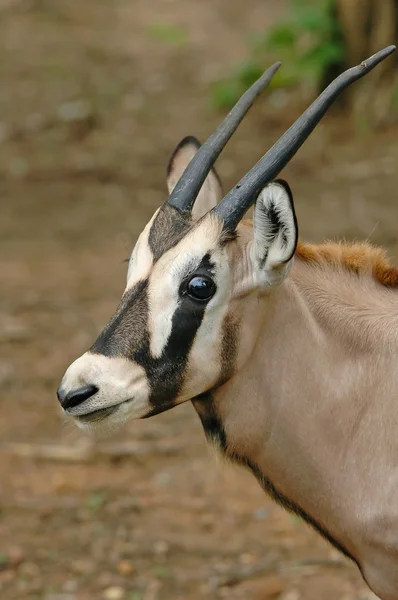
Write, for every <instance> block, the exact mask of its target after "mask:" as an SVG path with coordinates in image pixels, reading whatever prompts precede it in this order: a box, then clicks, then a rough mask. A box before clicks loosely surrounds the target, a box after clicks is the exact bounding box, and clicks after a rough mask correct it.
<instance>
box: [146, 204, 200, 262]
mask: <svg viewBox="0 0 398 600" xmlns="http://www.w3.org/2000/svg"><path fill="white" fill-rule="evenodd" d="M191 225H192V221H191V214H190V213H184V212H182V211H180V210H178V209H176V208H174V206H170V205H169V204H163V206H162V207H161V208H160V209H159V211H158V213H157V215H156V217H155V218H154V220H153V224H152V226H151V228H150V231H149V236H148V244H149V248H150V250H151V252H152V255H153V261H154V262H157V261H158V260H159V259H160V258H161V257H162V256H163V255H164V254H165V253H166V252H167V250H169V249H170V248H172V247H173V246H175V245H176V244H178V242H179V241H180V240H181V238H182V237H183V236H184V235H185V233H186V232H187V231H188V230H189V229H190V227H191Z"/></svg>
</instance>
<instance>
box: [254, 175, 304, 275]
mask: <svg viewBox="0 0 398 600" xmlns="http://www.w3.org/2000/svg"><path fill="white" fill-rule="evenodd" d="M253 229H254V263H255V264H254V268H255V271H256V275H257V277H256V279H257V281H258V282H259V283H260V285H261V284H263V285H265V286H269V285H278V284H279V283H281V282H282V281H283V279H284V278H285V277H286V275H287V274H288V272H289V268H290V264H291V260H292V258H293V255H294V252H295V250H296V246H297V238H298V228H297V219H296V214H295V212H294V204H293V196H292V192H291V190H290V187H289V185H288V184H287V183H286V181H283V180H282V179H278V180H277V181H275V182H273V183H270V184H268V185H267V186H266V187H265V188H264V189H263V190H262V191H261V192H260V194H259V195H258V198H257V201H256V205H255V208H254V217H253Z"/></svg>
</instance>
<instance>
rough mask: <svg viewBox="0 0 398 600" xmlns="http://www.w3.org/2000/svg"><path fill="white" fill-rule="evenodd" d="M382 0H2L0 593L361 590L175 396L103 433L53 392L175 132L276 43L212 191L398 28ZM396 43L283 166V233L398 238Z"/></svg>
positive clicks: (154, 597)
mask: <svg viewBox="0 0 398 600" xmlns="http://www.w3.org/2000/svg"><path fill="white" fill-rule="evenodd" d="M397 15H398V4H397V1H396V0H313V1H311V0H301V1H299V0H267V1H265V0H245V1H242V0H212V1H211V2H210V1H208V0H201V1H198V0H148V1H146V2H143V1H141V2H139V1H138V0H113V1H112V2H111V1H109V0H85V1H84V2H78V1H77V0H0V52H1V55H0V56H1V58H0V80H1V86H0V278H1V279H0V289H1V292H0V302H1V304H0V597H1V599H2V600H25V599H28V600H101V599H103V600H178V599H180V600H200V599H202V598H203V599H209V600H213V599H214V600H216V599H219V598H228V599H231V600H234V599H237V600H239V599H244V600H265V599H268V598H279V599H280V600H301V599H302V600H319V599H321V600H336V599H338V600H368V599H370V598H371V597H373V596H372V595H371V594H370V592H369V591H367V589H366V588H365V586H364V585H363V583H362V581H361V578H360V576H359V574H358V573H357V571H356V569H355V568H354V567H353V566H351V565H350V564H349V563H348V562H347V561H345V559H343V558H342V557H340V556H339V555H338V554H337V553H336V552H335V551H334V550H333V549H332V548H331V547H330V546H329V545H327V544H326V543H325V542H323V541H322V540H321V539H320V538H319V537H318V535H317V534H315V533H313V532H312V531H311V530H310V529H309V528H308V527H307V526H306V525H305V524H303V523H302V522H301V521H300V520H299V519H297V518H296V517H292V516H291V515H288V514H287V513H285V512H283V511H282V510H280V509H279V508H278V507H276V506H275V505H274V504H273V503H271V502H270V501H269V500H268V499H267V497H266V496H265V495H264V494H263V492H262V491H261V489H260V488H259V486H258V484H257V483H256V481H255V480H254V478H253V477H252V476H250V475H249V474H247V473H245V472H243V471H241V470H239V469H238V468H237V467H235V468H232V467H225V466H223V467H221V466H219V465H217V463H216V461H215V460H214V458H213V457H212V456H211V455H210V453H209V451H208V449H207V447H206V444H205V440H204V435H203V432H202V430H201V425H200V424H199V421H198V419H197V416H196V414H195V413H194V410H193V408H192V407H191V405H189V404H187V405H184V406H181V407H179V408H177V409H174V410H173V411H171V412H169V413H166V414H163V415H159V416H157V417H154V418H152V419H149V420H148V421H143V422H135V423H130V424H129V425H128V427H126V429H125V431H124V432H123V433H122V434H118V436H117V437H116V438H110V439H108V440H106V441H102V442H101V443H96V444H94V443H92V442H90V441H89V440H87V439H86V438H83V437H82V436H81V435H80V434H79V433H78V432H77V431H75V429H74V428H73V427H72V426H68V425H67V424H65V423H64V422H63V421H62V419H61V417H60V414H59V411H58V406H57V400H56V396H55V391H56V389H57V387H58V384H59V381H60V378H61V377H62V375H63V373H64V370H65V368H66V367H67V366H68V365H69V364H70V362H71V361H72V360H74V359H75V358H76V357H77V356H79V355H80V354H81V353H82V352H83V351H85V350H86V349H87V348H88V347H89V346H90V345H91V343H92V342H93V340H94V339H95V337H96V335H97V333H98V332H99V331H100V330H101V329H102V327H103V325H104V324H105V322H106V321H107V320H108V318H109V317H110V315H111V314H112V312H113V311H114V309H115V307H116V304H117V302H118V301H119V298H120V296H121V293H122V291H123V288H124V282H125V275H126V265H125V264H124V263H123V260H124V259H125V258H127V257H128V256H129V254H130V252H131V249H132V245H133V243H134V241H135V240H136V238H137V235H138V234H139V232H140V231H141V229H142V227H143V226H144V224H145V223H146V221H147V220H148V219H149V217H150V216H151V215H152V213H153V211H154V210H155V208H157V206H158V205H159V204H160V203H161V202H162V201H163V200H164V199H165V168H166V164H167V161H168V157H169V155H170V153H171V151H172V150H173V148H174V146H175V145H176V144H177V143H178V142H179V140H180V139H181V138H182V137H183V136H185V135H187V134H193V135H196V136H197V137H199V138H200V139H202V140H203V139H205V138H206V137H207V136H208V135H209V134H210V133H211V132H212V130H213V129H214V127H215V126H216V125H217V123H218V122H219V121H220V120H221V119H222V117H223V116H224V115H225V114H226V112H227V110H228V108H229V107H230V105H231V103H233V102H234V101H235V100H236V98H237V97H238V96H239V94H240V93H241V92H242V91H243V90H244V89H245V88H246V87H247V86H248V85H249V84H250V83H251V82H252V81H253V80H254V79H255V78H256V77H257V76H258V75H259V73H260V72H261V71H262V70H263V69H264V68H266V67H267V66H268V65H269V64H270V63H272V62H273V61H274V60H276V59H280V60H282V61H283V67H282V69H281V70H280V72H279V75H278V77H277V78H276V80H275V82H274V85H273V88H272V90H271V91H270V92H267V93H266V94H265V95H264V96H263V97H262V98H261V99H259V100H258V102H257V104H256V106H255V108H253V110H252V111H251V112H250V114H249V115H248V116H247V118H246V119H245V122H244V123H243V124H242V126H241V127H240V129H239V131H238V132H237V133H236V134H235V136H234V138H233V140H232V141H231V142H230V143H229V145H228V147H227V149H226V150H225V152H224V154H223V156H222V158H221V159H220V160H219V166H218V170H219V173H220V175H221V177H222V179H223V180H224V182H225V188H226V189H228V187H229V186H231V185H232V184H233V183H234V182H236V181H237V179H238V178H239V177H240V176H241V175H243V174H244V172H245V171H246V170H247V169H248V168H249V167H250V166H251V165H252V164H253V163H254V162H255V161H256V160H257V159H258V158H259V157H260V156H261V155H262V154H263V153H264V152H265V150H266V149H267V148H268V147H269V146H270V144H272V143H273V141H275V140H276V139H277V137H278V136H279V135H280V134H281V133H282V132H283V131H284V129H285V128H286V127H287V126H288V125H289V124H290V123H291V122H292V121H293V120H294V118H296V116H298V114H299V113H300V111H301V110H302V109H303V108H304V107H305V105H306V104H307V103H308V102H309V101H310V100H311V99H312V98H313V97H314V96H315V94H316V93H317V91H318V90H319V89H320V88H321V87H322V86H324V85H325V84H326V83H327V82H328V81H329V80H330V78H331V77H333V76H334V75H335V74H336V73H337V72H340V71H341V70H342V69H343V68H345V67H346V66H349V65H353V64H356V63H358V62H359V61H360V60H362V59H363V58H365V57H368V56H369V55H371V54H372V53H373V52H374V51H376V50H379V49H380V48H382V47H383V46H385V45H387V44H390V43H393V42H396V39H397V35H396V32H397V21H398V16H397ZM396 65H397V59H396V57H393V58H391V59H389V60H388V61H386V62H385V63H383V64H382V65H381V66H379V67H378V68H377V69H376V71H375V72H373V73H372V74H371V75H368V76H367V78H366V79H365V80H364V81H363V82H360V83H357V84H356V85H355V87H353V88H352V91H350V92H349V94H347V95H346V96H345V97H344V98H342V101H341V102H340V103H339V104H338V105H336V107H334V109H333V110H332V111H331V112H330V113H329V114H328V116H327V118H326V119H325V120H324V121H323V123H322V124H321V125H320V126H318V128H317V129H316V131H315V132H314V134H313V135H312V137H311V138H310V140H309V141H308V142H307V143H306V144H305V146H304V147H303V148H302V149H301V150H300V152H299V154H298V156H297V157H296V158H295V159H294V160H293V161H292V164H291V165H290V166H289V167H288V168H287V169H286V170H285V172H284V177H285V178H287V179H288V180H289V182H290V184H291V186H292V188H293V191H294V195H295V200H296V207H297V213H298V218H299V225H300V230H301V236H302V237H303V238H305V239H307V240H309V241H320V240H322V239H324V238H337V237H339V238H341V237H346V238H348V239H355V238H356V239H360V240H364V239H369V240H370V241H372V242H374V243H376V244H382V245H384V246H385V247H386V248H387V249H388V250H389V252H390V253H391V255H392V257H395V258H397V257H398V219H397V214H398V212H397V207H398V202H397V191H396V190H397V185H398V172H397V168H396V164H397V158H398V142H397V140H398V137H397V134H398V129H397V122H396V117H397V110H398V87H397V68H396Z"/></svg>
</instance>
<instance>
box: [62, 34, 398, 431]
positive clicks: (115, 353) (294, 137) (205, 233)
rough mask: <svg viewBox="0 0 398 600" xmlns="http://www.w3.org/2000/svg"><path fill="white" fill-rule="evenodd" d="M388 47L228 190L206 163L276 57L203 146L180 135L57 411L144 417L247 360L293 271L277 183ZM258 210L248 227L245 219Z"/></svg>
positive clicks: (101, 418) (81, 421) (287, 206)
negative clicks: (117, 294) (159, 197)
mask: <svg viewBox="0 0 398 600" xmlns="http://www.w3.org/2000/svg"><path fill="white" fill-rule="evenodd" d="M393 50H394V47H393V46H392V47H389V48H386V49H384V50H382V51H381V52H379V53H377V54H375V55H374V56H372V57H371V58H369V59H368V60H366V61H364V62H363V63H362V64H361V65H359V66H357V67H354V68H352V69H350V70H348V71H346V72H345V73H343V74H342V75H340V76H339V77H338V78H337V79H336V80H335V81H334V82H332V83H331V84H330V85H329V86H328V87H327V88H326V90H325V91H324V92H323V93H322V94H321V95H320V96H319V97H318V98H317V99H316V100H315V101H314V103H313V104H312V105H311V106H310V107H309V108H308V109H307V110H306V111H305V112H304V113H303V114H302V115H301V116H300V117H299V118H298V120H297V121H296V122H295V123H294V124H293V125H292V126H291V127H290V129H288V131H287V132H286V133H285V134H284V135H283V136H282V137H281V138H280V139H279V140H278V141H277V142H276V143H275V144H274V146H273V147H272V148H271V149H270V150H268V152H267V153H266V154H265V155H264V156H263V158H261V159H260V161H259V162H258V163H257V164H256V165H255V166H254V167H253V168H252V169H251V170H250V171H249V172H248V173H247V174H246V175H245V176H244V177H243V178H242V180H241V181H240V182H239V183H238V184H237V185H236V186H235V187H234V188H233V189H232V190H231V191H230V192H229V193H228V194H227V195H226V196H224V197H222V192H221V186H220V183H219V180H218V177H217V175H216V173H215V171H214V168H213V165H214V162H215V160H216V159H217V157H218V155H219V154H220V152H221V150H222V149H223V147H224V146H225V144H226V143H227V141H228V140H229V138H230V137H231V135H232V134H233V132H234V131H235V129H236V128H237V126H238V125H239V123H240V121H241V120H242V119H243V117H244V115H245V114H246V112H247V111H248V109H249V108H250V106H251V105H252V104H253V102H254V100H255V98H256V97H257V96H258V94H259V93H260V92H261V91H262V90H263V89H264V88H265V87H266V86H267V84H268V83H269V81H270V80H271V78H272V76H273V75H274V73H275V71H276V70H277V69H278V68H279V66H280V64H279V63H277V64H275V65H273V66H272V67H270V68H269V69H268V70H267V71H266V72H265V73H264V75H263V76H262V77H261V78H260V79H259V80H258V81H257V82H256V83H255V84H254V85H253V86H252V87H251V88H250V89H249V90H248V91H247V92H246V93H245V94H244V95H243V96H242V97H241V99H240V100H239V101H238V103H237V104H236V106H235V107H234V108H233V109H232V111H231V112H230V113H229V114H228V115H227V117H226V118H225V120H224V122H223V123H222V124H221V125H220V126H219V127H218V129H217V130H216V131H215V133H213V134H212V135H211V136H210V138H209V139H208V140H207V141H206V142H205V143H204V144H203V145H200V144H199V143H198V142H197V140H195V139H194V138H191V137H189V138H185V139H184V140H183V141H182V142H181V143H180V144H179V146H178V147H177V149H176V150H175V152H174V154H173V155H172V157H171V160H170V163H169V168H168V188H169V197H168V199H167V200H166V201H165V202H164V204H163V205H162V206H161V207H160V208H159V209H158V210H157V212H156V213H155V214H154V216H153V217H152V219H151V220H150V221H149V223H148V224H147V226H146V227H145V229H144V230H143V232H142V233H141V235H140V237H139V239H138V241H137V243H136V245H135V247H134V249H133V252H132V254H131V258H130V261H129V267H128V274H127V286H126V289H125V292H124V294H123V296H122V299H121V302H120V304H119V307H118V308H117V310H116V312H115V314H114V316H113V317H112V318H111V320H110V321H109V323H108V324H107V325H106V327H105V329H104V330H103V331H102V333H101V334H100V336H99V337H98V339H97V340H96V341H95V343H94V344H93V346H92V347H91V348H90V350H88V351H87V352H85V353H84V354H83V355H82V356H81V357H80V358H78V359H77V360H76V361H75V362H74V363H73V364H72V365H71V366H70V367H69V368H68V370H67V371H66V373H65V376H64V378H63V380H62V383H61V385H60V387H59V390H58V398H59V401H60V403H61V406H62V408H63V410H64V411H65V413H66V414H67V415H69V416H70V417H72V418H73V419H74V420H75V421H76V423H77V425H78V426H80V427H82V428H85V429H92V430H95V429H97V428H103V427H104V426H107V425H109V426H116V425H119V424H122V423H124V422H125V421H126V420H127V419H129V418H145V417H149V416H151V415H154V414H156V413H159V412H162V411H165V410H168V409H170V408H172V407H173V406H176V405H177V404H180V403H182V402H185V401H186V400H190V399H195V398H197V397H198V396H200V395H202V394H203V393H204V392H207V391H209V390H213V389H216V388H217V387H218V386H221V385H222V384H224V383H225V382H226V381H227V380H228V379H230V378H231V377H232V376H233V375H234V373H235V372H236V371H238V370H239V369H240V368H241V367H242V365H243V364H244V363H245V362H246V361H248V360H249V357H250V354H251V352H252V350H253V347H254V345H255V343H256V332H257V330H258V326H259V319H261V318H262V316H261V313H260V312H259V311H256V310H255V309H256V305H257V304H258V302H259V301H260V299H261V298H262V297H264V296H267V297H268V296H271V295H272V291H273V289H274V287H275V286H278V285H279V284H280V283H281V282H282V281H283V280H284V278H285V277H286V275H287V273H288V272H289V268H290V265H291V261H292V258H293V255H294V253H295V249H296V244H297V223H296V217H295V213H294V207H293V201H292V195H291V192H290V189H289V186H288V185H287V184H286V183H285V182H283V181H274V182H273V180H274V178H275V177H277V175H278V174H279V173H280V171H281V170H282V169H283V168H284V166H285V165H286V164H287V163H288V162H289V161H290V159H291V158H292V157H293V156H294V154H295V153H296V152H297V150H298V149H299V148H300V146H301V145H302V144H303V143H304V141H305V140H306V138H307V137H308V136H309V134H310V133H311V132H312V130H313V129H314V127H315V126H316V124H317V123H318V122H319V121H320V119H321V118H322V116H323V115H324V114H325V113H326V111H327V109H328V108H329V106H330V105H331V104H332V102H333V101H334V100H335V98H336V97H337V96H338V94H339V93H340V92H341V91H342V90H343V89H344V88H345V87H347V86H348V85H349V84H351V83H352V82H354V81H355V80H357V79H358V78H360V77H362V76H363V75H365V74H366V73H368V72H369V71H370V70H371V69H373V68H374V67H375V66H376V65H377V64H378V63H379V62H380V61H382V60H383V59H384V58H386V57H387V56H388V55H389V54H390V53H391V52H392V51H393ZM253 204H254V205H255V208H254V223H253V228H247V227H246V226H245V224H244V223H242V222H241V221H242V218H243V216H244V214H245V213H246V211H247V210H248V208H249V207H250V206H252V205H253Z"/></svg>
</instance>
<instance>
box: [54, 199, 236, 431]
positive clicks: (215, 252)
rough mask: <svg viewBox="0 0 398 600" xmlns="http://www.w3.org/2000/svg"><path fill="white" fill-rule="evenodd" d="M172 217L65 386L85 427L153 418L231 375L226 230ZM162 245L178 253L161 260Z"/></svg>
mask: <svg viewBox="0 0 398 600" xmlns="http://www.w3.org/2000/svg"><path fill="white" fill-rule="evenodd" d="M174 213H175V209H172V208H170V207H167V205H166V206H165V207H163V208H162V209H161V210H160V211H158V212H157V213H156V215H155V217H154V218H153V219H152V220H151V221H150V223H149V224H148V226H147V227H146V228H145V230H144V231H143V233H142V234H141V236H140V238H139V240H138V241H137V244H136V247H135V249H134V251H133V254H132V257H131V260H130V265H129V270H128V276H127V286H126V290H125V292H124V295H123V297H122V300H121V303H120V306H119V308H118V310H117V311H116V313H115V315H114V317H113V318H112V319H111V321H110V322H109V324H108V325H107V326H106V328H105V329H104V331H103V332H102V334H101V335H100V336H99V338H98V340H97V341H96V342H95V344H94V345H93V347H92V348H91V349H90V351H88V352H86V353H85V354H83V356H81V357H80V358H78V359H77V360H76V361H75V362H74V363H73V364H72V365H71V366H70V367H69V369H68V370H67V371H66V374H65V376H64V378H63V380H62V384H61V387H60V391H59V394H60V396H61V397H63V398H65V397H66V398H67V399H66V400H64V401H63V405H64V407H65V409H66V412H67V414H68V415H71V416H72V417H74V418H75V420H76V422H77V424H78V425H79V426H81V427H91V428H93V427H103V425H104V422H105V421H106V422H107V425H109V426H111V425H117V424H119V423H122V422H124V421H126V420H127V419H129V418H142V417H147V416H150V415H152V414H156V413H157V412H161V411H163V410H166V409H168V408H171V407H172V406H175V405H176V404H179V403H181V402H184V401H186V400H188V399H190V398H193V397H195V396H197V395H198V394H201V393H202V392H204V391H206V390H208V389H210V388H211V387H213V386H214V385H216V384H217V383H218V382H220V380H221V379H223V380H225V378H226V377H228V376H230V374H231V373H227V372H226V371H225V361H224V359H223V340H224V339H225V328H226V327H230V324H229V323H228V320H227V319H226V317H227V312H228V306H229V299H230V295H231V287H232V285H231V274H230V266H229V261H228V253H227V246H226V244H225V243H223V241H222V238H223V232H222V228H221V226H220V223H219V221H218V220H217V219H216V218H215V217H214V216H212V215H210V214H209V215H207V216H206V217H204V218H203V219H202V220H201V221H199V222H198V223H194V224H193V225H192V224H190V223H185V224H184V223H182V222H181V221H177V225H176V221H175V220H174V219H173V217H174V216H175V215H174ZM167 229H168V231H167ZM176 230H177V232H178V233H177V235H176V233H175V231H176ZM158 236H162V238H163V240H164V239H165V238H166V240H167V239H168V242H167V241H166V242H164V243H165V244H167V243H168V244H170V246H171V247H169V248H168V249H166V248H165V247H163V248H162V249H161V250H162V252H161V254H160V256H158V255H157V252H156V247H155V248H153V247H151V244H153V243H154V241H155V240H156V238H157V237H158ZM179 238H180V239H179ZM75 390H78V391H79V390H83V393H81V392H79V393H78V394H77V396H76V392H75ZM84 390H86V392H85V391H84ZM90 391H91V393H90ZM79 394H80V395H79ZM68 395H69V397H68ZM86 396H87V397H86Z"/></svg>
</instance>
